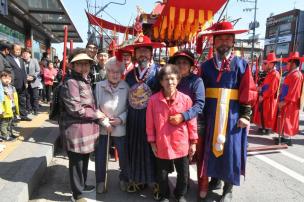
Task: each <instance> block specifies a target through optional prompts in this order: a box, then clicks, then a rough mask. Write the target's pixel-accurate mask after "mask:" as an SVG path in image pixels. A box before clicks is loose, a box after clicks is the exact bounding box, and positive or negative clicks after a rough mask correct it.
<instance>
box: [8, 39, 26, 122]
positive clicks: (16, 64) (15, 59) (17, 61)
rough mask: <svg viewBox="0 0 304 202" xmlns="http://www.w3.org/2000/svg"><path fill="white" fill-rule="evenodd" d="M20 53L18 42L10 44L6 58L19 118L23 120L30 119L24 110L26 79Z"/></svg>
mask: <svg viewBox="0 0 304 202" xmlns="http://www.w3.org/2000/svg"><path fill="white" fill-rule="evenodd" d="M20 55H21V46H20V45H19V44H14V45H13V46H12V50H11V53H10V55H8V56H7V60H8V62H9V64H10V66H11V67H12V69H13V72H14V86H15V88H16V90H17V93H18V100H19V109H20V118H21V120H23V121H31V119H30V118H29V117H28V116H27V111H26V88H27V79H26V71H25V67H24V62H23V60H22V59H21V58H20Z"/></svg>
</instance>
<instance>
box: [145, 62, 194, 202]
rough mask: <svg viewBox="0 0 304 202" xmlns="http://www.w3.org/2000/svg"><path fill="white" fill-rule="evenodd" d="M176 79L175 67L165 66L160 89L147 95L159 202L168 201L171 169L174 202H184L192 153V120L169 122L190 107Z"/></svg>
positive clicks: (147, 120) (189, 100) (147, 124)
mask: <svg viewBox="0 0 304 202" xmlns="http://www.w3.org/2000/svg"><path fill="white" fill-rule="evenodd" d="M179 80H180V74H179V70H178V67H177V66H175V65H167V66H165V67H164V68H162V69H161V70H160V72H159V81H160V83H161V86H162V90H161V91H160V92H158V93H156V94H154V95H153V96H151V98H150V100H149V103H148V108H147V113H146V130H147V138H148V142H149V143H150V144H151V147H152V150H153V153H154V155H155V156H156V173H157V179H158V183H159V189H160V197H161V201H162V202H169V196H170V190H169V185H168V173H170V172H172V171H173V170H174V166H175V169H176V171H177V181H176V187H175V190H174V195H175V198H176V200H177V201H179V202H184V201H186V199H185V197H184V195H185V194H186V192H187V184H188V177H189V159H191V158H192V156H193V155H194V153H195V150H196V143H197V139H198V135H197V122H196V118H193V119H190V120H188V121H185V122H183V123H180V124H178V125H172V124H171V123H170V121H169V120H170V119H172V118H173V116H174V115H175V114H177V113H182V112H185V111H187V110H188V109H190V108H191V107H192V101H191V98H190V97H189V96H187V95H185V94H183V93H181V92H179V91H178V90H177V89H176V87H177V84H178V82H179Z"/></svg>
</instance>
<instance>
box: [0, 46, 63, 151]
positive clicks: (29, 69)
mask: <svg viewBox="0 0 304 202" xmlns="http://www.w3.org/2000/svg"><path fill="white" fill-rule="evenodd" d="M0 72H1V73H0V76H1V83H0V102H1V105H0V112H1V113H0V128H1V130H0V133H1V134H0V141H14V140H16V138H18V137H19V136H20V133H19V132H18V131H16V130H14V127H15V126H16V124H17V123H18V122H19V121H31V120H32V119H31V118H30V116H29V115H30V114H31V115H32V116H36V115H38V113H39V108H40V106H41V104H42V103H43V102H44V103H49V102H50V100H51V95H52V89H53V87H54V86H55V85H56V83H59V81H60V78H58V76H59V74H58V72H60V62H59V60H58V57H54V61H52V60H51V59H50V58H49V55H48V54H47V53H44V54H43V57H42V59H41V61H40V62H38V60H37V59H35V58H34V57H32V51H31V49H28V48H22V47H21V45H20V44H10V43H9V42H7V41H4V40H2V41H0ZM0 148H1V149H0V151H3V150H4V149H5V145H4V144H1V147H0Z"/></svg>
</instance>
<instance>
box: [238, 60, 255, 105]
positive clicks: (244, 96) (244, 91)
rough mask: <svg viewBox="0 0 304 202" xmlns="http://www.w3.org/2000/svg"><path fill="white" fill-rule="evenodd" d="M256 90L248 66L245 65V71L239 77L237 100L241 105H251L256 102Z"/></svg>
mask: <svg viewBox="0 0 304 202" xmlns="http://www.w3.org/2000/svg"><path fill="white" fill-rule="evenodd" d="M257 97H258V92H257V88H256V85H255V83H254V80H253V77H252V74H251V70H250V67H249V66H247V68H246V71H245V73H244V75H243V77H242V78H241V83H240V88H239V101H240V104H241V105H250V106H253V105H254V104H255V103H256V100H257Z"/></svg>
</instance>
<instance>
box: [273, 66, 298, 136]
mask: <svg viewBox="0 0 304 202" xmlns="http://www.w3.org/2000/svg"><path fill="white" fill-rule="evenodd" d="M302 84H303V75H302V73H301V72H300V71H299V70H298V69H294V70H292V71H291V72H289V73H288V75H287V76H286V77H285V79H284V83H283V85H282V89H281V92H280V102H281V101H284V102H285V105H284V106H283V107H282V109H281V110H280V112H279V117H278V121H277V124H276V125H275V127H274V131H275V132H277V133H282V132H284V135H287V136H294V135H296V134H298V132H299V114H300V99H301V91H302ZM282 130H283V131H282Z"/></svg>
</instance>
